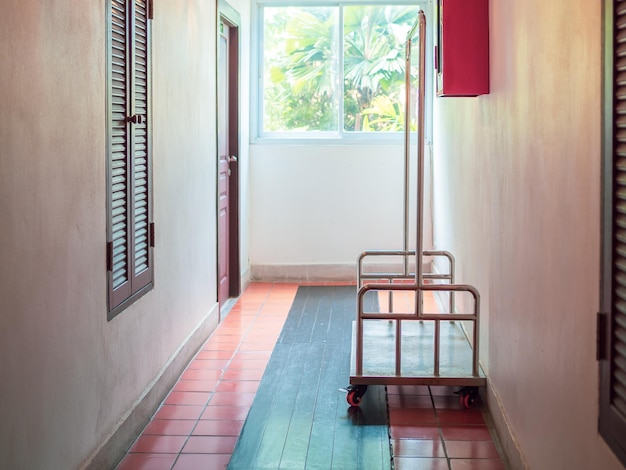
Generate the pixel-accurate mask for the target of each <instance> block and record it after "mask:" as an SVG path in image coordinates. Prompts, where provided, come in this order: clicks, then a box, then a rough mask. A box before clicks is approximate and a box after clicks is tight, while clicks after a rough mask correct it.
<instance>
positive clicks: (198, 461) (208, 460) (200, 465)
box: [172, 454, 230, 470]
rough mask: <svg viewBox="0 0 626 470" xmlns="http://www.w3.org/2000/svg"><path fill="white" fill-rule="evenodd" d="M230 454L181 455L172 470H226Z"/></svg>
mask: <svg viewBox="0 0 626 470" xmlns="http://www.w3.org/2000/svg"><path fill="white" fill-rule="evenodd" d="M229 460H230V454H181V455H180V457H178V460H176V464H175V465H174V467H173V468H172V470H200V469H207V470H208V469H211V470H214V469H215V470H217V469H220V468H226V467H227V466H228V461H229Z"/></svg>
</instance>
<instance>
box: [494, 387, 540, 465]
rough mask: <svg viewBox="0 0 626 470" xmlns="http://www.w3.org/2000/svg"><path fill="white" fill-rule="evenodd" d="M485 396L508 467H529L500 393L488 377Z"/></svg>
mask: <svg viewBox="0 0 626 470" xmlns="http://www.w3.org/2000/svg"><path fill="white" fill-rule="evenodd" d="M483 398H484V399H486V402H487V403H486V404H487V409H488V410H489V415H490V417H491V420H492V424H493V427H494V428H495V430H496V433H497V434H498V439H499V443H500V445H501V446H502V450H503V452H504V455H505V456H506V460H507V468H510V469H511V470H527V469H529V468H530V467H529V466H528V462H527V461H526V459H525V458H524V454H523V453H522V450H521V448H520V446H519V442H518V441H517V439H516V437H515V433H514V432H513V430H512V429H511V426H510V424H509V419H508V416H507V414H506V411H505V409H504V406H503V405H502V402H501V401H500V395H499V394H498V391H497V390H496V389H495V388H494V387H493V384H492V383H491V381H490V380H489V379H487V387H485V393H484V394H483Z"/></svg>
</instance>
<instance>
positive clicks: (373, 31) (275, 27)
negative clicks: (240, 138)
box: [264, 6, 417, 131]
mask: <svg viewBox="0 0 626 470" xmlns="http://www.w3.org/2000/svg"><path fill="white" fill-rule="evenodd" d="M265 10H266V20H265V33H266V34H265V44H264V46H265V47H264V49H265V51H266V52H265V65H266V69H265V70H266V76H265V80H266V83H267V84H271V86H269V87H266V94H265V111H266V113H265V114H266V115H267V114H268V111H271V112H272V113H274V116H275V119H274V120H273V121H271V120H270V122H266V123H265V124H266V128H271V126H274V127H275V128H278V127H280V126H284V127H286V128H287V129H298V128H300V129H317V130H336V129H337V120H338V118H337V116H338V110H339V96H340V95H339V93H341V91H343V97H344V129H345V130H357V131H359V130H397V123H394V124H393V125H392V126H391V127H389V125H388V124H389V122H390V121H389V120H388V119H377V118H376V117H375V116H373V117H374V119H369V120H368V126H367V129H365V128H364V127H363V123H364V111H365V110H367V114H369V115H373V114H375V111H376V104H377V103H379V104H380V103H383V102H384V100H374V98H375V97H377V96H381V95H384V96H386V97H387V98H388V100H390V101H391V103H392V106H393V104H394V103H396V105H397V106H396V108H397V107H398V106H399V105H400V104H401V102H402V90H403V86H404V65H405V57H404V42H405V39H406V33H407V31H408V30H409V29H410V27H411V26H412V24H413V22H414V20H415V19H416V18H417V9H416V8H414V7H406V6H403V7H399V6H346V7H344V8H343V20H344V21H343V77H338V71H339V70H338V69H339V67H338V65H339V57H340V54H341V51H340V50H339V49H340V47H339V46H340V42H339V40H338V39H339V38H338V34H339V32H338V27H337V24H338V20H339V15H338V13H339V9H338V8H336V7H335V8H333V7H306V8H295V7H288V8H284V7H283V8H280V7H276V8H266V9H265ZM341 78H342V79H343V87H342V86H341ZM341 88H343V90H341ZM388 111H389V108H388V107H386V110H385V112H388ZM268 125H269V126H270V127H268Z"/></svg>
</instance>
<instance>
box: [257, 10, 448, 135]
mask: <svg viewBox="0 0 626 470" xmlns="http://www.w3.org/2000/svg"><path fill="white" fill-rule="evenodd" d="M251 1H252V12H251V13H252V22H251V36H250V37H251V47H250V56H251V69H252V70H251V74H250V75H251V77H256V80H254V79H253V80H251V83H250V88H251V89H250V98H251V99H250V108H251V109H250V136H251V143H252V144H269V145H277V144H284V145H290V144H291V145H293V144H298V145H302V144H304V145H306V144H314V145H323V144H327V145H337V144H350V143H356V142H357V141H358V143H362V144H367V145H371V144H382V145H388V144H395V143H398V144H401V143H402V142H403V139H404V132H355V131H351V132H346V131H344V130H343V129H339V130H338V131H336V132H335V131H329V132H322V131H319V132H318V131H311V132H301V133H296V132H265V133H264V132H263V131H262V124H261V122H262V119H263V116H262V112H263V111H262V110H263V54H262V51H263V15H262V9H263V8H264V7H276V6H299V7H306V6H348V5H411V6H416V7H421V8H422V10H423V11H424V14H425V15H426V70H427V72H428V73H427V74H426V103H425V113H426V116H425V119H424V122H425V125H424V137H425V140H426V142H431V141H432V114H433V97H434V88H433V83H434V77H435V71H434V56H433V51H434V34H435V33H434V31H435V28H434V26H435V21H436V18H435V7H434V5H433V0H387V1H382V0H335V1H329V0H305V1H300V0H251ZM341 62H342V63H343V58H341ZM341 68H343V66H341ZM341 99H342V101H341V103H342V104H341V106H342V109H343V92H342V93H341ZM411 105H412V106H417V103H412V104H411ZM411 134H412V135H413V134H415V135H416V134H417V133H416V132H412V133H411Z"/></svg>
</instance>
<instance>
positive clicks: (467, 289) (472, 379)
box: [347, 10, 486, 408]
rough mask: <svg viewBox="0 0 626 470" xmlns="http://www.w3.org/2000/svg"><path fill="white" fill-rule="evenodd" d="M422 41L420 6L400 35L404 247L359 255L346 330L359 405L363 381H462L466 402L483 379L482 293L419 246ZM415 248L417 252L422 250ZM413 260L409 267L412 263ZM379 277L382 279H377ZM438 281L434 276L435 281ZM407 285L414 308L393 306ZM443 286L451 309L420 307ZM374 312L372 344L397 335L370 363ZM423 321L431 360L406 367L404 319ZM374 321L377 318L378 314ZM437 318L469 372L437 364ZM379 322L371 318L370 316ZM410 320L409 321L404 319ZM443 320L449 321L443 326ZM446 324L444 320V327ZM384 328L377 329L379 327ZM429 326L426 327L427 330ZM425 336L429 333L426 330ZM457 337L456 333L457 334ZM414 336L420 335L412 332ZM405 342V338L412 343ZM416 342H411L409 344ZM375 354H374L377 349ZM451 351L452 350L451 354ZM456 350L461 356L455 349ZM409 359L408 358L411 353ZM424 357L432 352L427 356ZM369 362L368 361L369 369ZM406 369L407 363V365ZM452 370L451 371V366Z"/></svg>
mask: <svg viewBox="0 0 626 470" xmlns="http://www.w3.org/2000/svg"><path fill="white" fill-rule="evenodd" d="M416 32H417V33H418V34H419V92H418V109H417V126H418V145H417V166H418V168H417V172H418V174H417V186H418V200H417V243H416V249H415V250H409V249H408V239H409V230H408V223H409V194H408V188H409V176H410V175H409V161H410V154H409V147H410V125H409V124H410V113H409V110H410V75H411V48H412V43H413V38H414V37H415V36H416ZM425 48H426V17H425V15H424V12H423V11H422V10H420V11H419V18H418V21H417V22H416V24H415V25H414V26H413V28H412V29H411V31H410V32H409V34H408V36H407V43H406V72H405V88H406V91H405V96H406V112H405V142H404V147H405V148H404V156H405V182H404V185H405V188H404V195H405V201H404V249H403V250H368V251H365V252H363V253H361V255H360V256H359V258H358V263H357V264H358V267H357V287H358V293H357V318H356V321H355V322H354V325H353V332H352V358H351V371H350V386H349V387H347V401H348V403H349V404H350V405H351V406H357V405H359V403H360V401H361V399H362V397H363V395H364V394H365V392H366V390H367V385H368V384H370V385H416V384H420V385H449V386H460V387H462V388H461V389H460V391H459V394H460V401H461V404H462V405H463V406H464V407H466V408H469V407H471V406H472V405H473V404H474V403H475V401H476V398H477V396H478V387H482V386H485V383H486V379H485V376H484V374H483V372H482V370H481V368H480V365H479V332H480V320H479V317H480V294H479V292H478V290H477V289H476V288H475V287H473V286H471V285H467V284H455V274H454V270H455V260H454V257H453V255H452V254H451V253H450V252H447V251H437V250H426V251H425V250H423V233H422V220H423V217H424V202H423V200H424V111H425V80H424V77H425V68H426V67H425ZM420 254H421V255H420ZM424 256H430V257H445V258H447V260H448V265H449V270H448V272H447V273H443V274H439V273H424V261H423V257H424ZM372 257H392V258H393V257H401V260H402V269H401V270H397V271H391V272H382V271H366V269H365V265H366V263H365V261H366V259H367V258H372ZM411 263H413V264H414V269H413V268H412V267H411ZM380 281H384V282H380ZM436 282H439V283H436ZM376 292H383V293H386V294H387V295H388V299H389V306H388V312H381V311H373V310H372V309H370V310H369V311H368V310H367V309H366V305H365V304H366V302H365V299H366V297H368V294H370V296H371V295H372V294H374V293H376ZM399 292H412V293H414V299H415V305H414V306H413V308H412V309H411V310H412V311H406V312H397V311H394V310H395V308H394V305H393V298H394V293H399ZM424 292H434V293H448V295H449V299H448V300H449V305H448V306H449V312H447V313H431V312H429V313H425V312H424V310H423V293H424ZM455 293H465V294H466V295H469V296H470V297H471V299H472V302H471V303H472V305H471V309H470V311H469V312H468V313H456V304H455ZM375 320H379V321H380V320H387V321H383V322H382V323H384V324H385V326H384V327H383V328H379V332H378V333H377V334H378V339H372V340H371V344H370V346H372V345H375V344H374V343H375V342H376V341H380V338H381V337H382V336H385V335H386V338H385V339H384V340H385V341H392V342H395V347H394V351H393V353H392V352H391V351H386V353H383V354H380V356H384V357H382V359H381V358H376V360H377V361H378V363H377V364H376V365H375V366H373V367H369V365H368V364H364V351H365V350H366V347H367V346H368V344H366V342H367V341H368V339H369V337H368V335H367V333H366V331H365V330H366V328H365V322H369V321H375ZM416 321H417V322H418V323H419V325H421V326H420V327H419V328H417V330H421V331H427V328H430V326H428V327H425V326H424V324H425V323H428V324H429V325H430V324H431V323H432V324H433V325H434V326H433V330H432V341H433V344H432V367H431V366H430V364H431V363H429V366H428V367H426V368H425V370H418V369H416V368H412V369H411V368H410V367H405V364H406V363H408V362H410V360H406V361H403V354H404V355H406V354H405V353H403V348H404V347H406V341H403V335H404V333H403V322H412V324H413V325H415V322H416ZM457 322H471V323H472V326H473V327H472V334H471V342H470V339H469V338H468V337H467V336H466V332H465V330H464V329H462V328H461V326H460V325H457ZM379 323H380V322H379ZM390 323H395V328H390V327H389V324H390ZM442 324H443V325H444V326H446V325H450V327H451V328H456V329H457V330H458V331H455V332H454V334H456V340H455V341H454V344H459V343H463V342H464V343H465V347H466V349H467V351H470V350H471V372H465V373H454V372H455V370H456V369H455V368H454V367H452V368H449V369H450V370H442V367H441V350H442ZM373 325H374V326H375V327H377V324H376V323H374V324H373ZM407 325H411V323H407ZM446 328H447V327H446ZM447 330H448V331H451V330H450V328H447ZM380 331H382V335H381V334H379V333H380ZM428 331H430V330H428ZM429 337H430V333H429ZM459 337H460V338H461V340H460V341H459ZM416 338H417V339H418V340H419V335H417V334H414V338H412V339H416ZM410 346H411V345H410ZM412 346H415V345H412ZM417 349H418V350H419V351H420V354H423V353H424V352H425V350H426V349H425V348H423V347H422V346H419V347H418V348H417ZM377 356H378V354H377ZM451 357H456V355H454V354H453V355H452V356H451ZM459 357H461V356H460V355H459ZM410 359H411V358H410ZM429 361H430V359H429ZM370 369H373V371H372V370H370ZM406 369H409V370H406ZM451 371H452V373H451Z"/></svg>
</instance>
